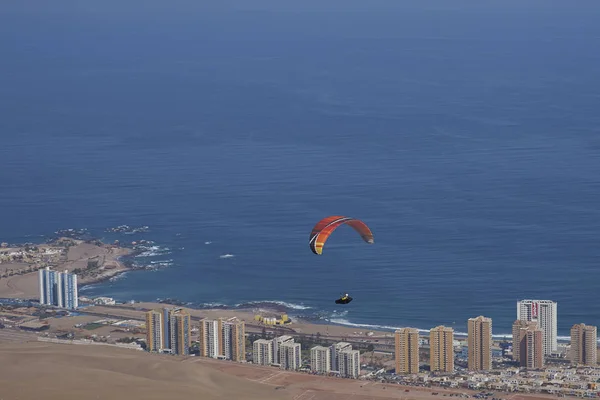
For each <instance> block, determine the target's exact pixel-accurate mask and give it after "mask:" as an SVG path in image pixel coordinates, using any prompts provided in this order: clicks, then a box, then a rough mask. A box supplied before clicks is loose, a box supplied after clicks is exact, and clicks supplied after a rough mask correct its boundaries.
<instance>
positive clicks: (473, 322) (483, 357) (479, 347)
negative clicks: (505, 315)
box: [467, 315, 492, 371]
mask: <svg viewBox="0 0 600 400" xmlns="http://www.w3.org/2000/svg"><path fill="white" fill-rule="evenodd" d="M467 345H468V369H469V370H470V371H489V370H491V369H492V319H491V318H487V317H484V316H482V315H480V316H479V317H477V318H469V320H468V338H467Z"/></svg>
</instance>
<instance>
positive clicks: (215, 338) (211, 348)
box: [199, 318, 220, 358]
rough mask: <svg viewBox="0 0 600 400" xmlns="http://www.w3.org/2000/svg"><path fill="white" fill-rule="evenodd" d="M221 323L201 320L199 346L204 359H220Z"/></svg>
mask: <svg viewBox="0 0 600 400" xmlns="http://www.w3.org/2000/svg"><path fill="white" fill-rule="evenodd" d="M219 333H220V330H219V321H217V320H212V319H206V318H203V319H202V320H200V327H199V344H200V355H201V356H202V357H210V358H218V357H219V347H220V346H219V336H220V334H219Z"/></svg>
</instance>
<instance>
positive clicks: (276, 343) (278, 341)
mask: <svg viewBox="0 0 600 400" xmlns="http://www.w3.org/2000/svg"><path fill="white" fill-rule="evenodd" d="M285 343H294V338H293V337H291V336H290V335H282V336H277V337H276V338H273V354H272V356H271V357H272V358H273V363H274V364H279V347H281V345H283V344H285Z"/></svg>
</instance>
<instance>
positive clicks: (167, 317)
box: [162, 307, 175, 351]
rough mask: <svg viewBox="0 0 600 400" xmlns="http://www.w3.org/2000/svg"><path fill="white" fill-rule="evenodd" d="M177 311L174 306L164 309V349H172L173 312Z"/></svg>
mask: <svg viewBox="0 0 600 400" xmlns="http://www.w3.org/2000/svg"><path fill="white" fill-rule="evenodd" d="M173 311H175V309H174V308H167V307H165V308H163V309H162V338H163V345H162V348H163V349H164V350H168V351H170V350H171V333H170V331H171V322H170V321H171V313H172V312H173Z"/></svg>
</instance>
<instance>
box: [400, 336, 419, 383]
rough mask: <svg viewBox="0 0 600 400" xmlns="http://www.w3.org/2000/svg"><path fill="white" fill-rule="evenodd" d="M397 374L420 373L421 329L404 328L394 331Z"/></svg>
mask: <svg viewBox="0 0 600 400" xmlns="http://www.w3.org/2000/svg"><path fill="white" fill-rule="evenodd" d="M394 339H395V352H396V374H418V373H419V331H418V330H417V329H415V328H402V329H398V330H397V331H396V332H395V333H394Z"/></svg>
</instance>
